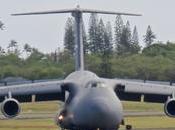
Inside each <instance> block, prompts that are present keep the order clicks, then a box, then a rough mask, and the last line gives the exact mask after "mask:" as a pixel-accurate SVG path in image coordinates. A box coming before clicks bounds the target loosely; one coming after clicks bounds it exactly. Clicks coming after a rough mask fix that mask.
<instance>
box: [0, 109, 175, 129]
mask: <svg viewBox="0 0 175 130" xmlns="http://www.w3.org/2000/svg"><path fill="white" fill-rule="evenodd" d="M55 116H56V112H55V113H53V112H52V113H49V112H39V113H32V112H30V113H22V114H21V115H19V116H18V117H16V118H15V119H14V120H19V121H20V120H21V121H22V120H23V121H24V120H26V121H27V120H38V119H41V120H42V119H51V120H53V121H54V118H55ZM124 116H125V117H145V116H148V117H151V116H156V117H157V116H158V117H159V116H160V117H161V116H165V114H164V113H163V112H141V111H140V112H136V111H125V112H124ZM0 120H8V119H6V118H5V117H3V116H2V115H0ZM148 127H149V126H148ZM6 128H8V129H9V128H10V129H31V130H32V129H36V128H37V129H48V130H49V129H54V130H56V129H57V127H56V126H47V124H46V125H41V126H30V125H25V126H18V125H16V126H8V125H7V126H6V125H4V126H0V130H1V129H6ZM121 130H124V129H121ZM133 130H175V127H174V128H164V129H162V128H146V129H145V128H139V129H133Z"/></svg>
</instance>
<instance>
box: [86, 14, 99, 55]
mask: <svg viewBox="0 0 175 130" xmlns="http://www.w3.org/2000/svg"><path fill="white" fill-rule="evenodd" d="M97 42H98V16H97V14H94V13H93V14H91V16H90V20H89V29H88V44H89V52H91V53H96V52H97V50H98V45H97Z"/></svg>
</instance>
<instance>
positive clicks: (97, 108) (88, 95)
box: [60, 71, 123, 129]
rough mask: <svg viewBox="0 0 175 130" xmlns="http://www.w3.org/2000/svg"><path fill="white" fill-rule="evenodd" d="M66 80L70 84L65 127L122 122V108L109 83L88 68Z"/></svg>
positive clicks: (108, 126)
mask: <svg viewBox="0 0 175 130" xmlns="http://www.w3.org/2000/svg"><path fill="white" fill-rule="evenodd" d="M65 80H66V81H69V82H70V84H69V85H68V88H69V89H68V91H69V95H68V98H67V100H66V103H65V107H64V109H63V111H62V112H61V113H64V112H66V114H65V113H64V114H65V119H64V120H63V121H62V122H60V125H61V126H62V127H64V128H68V129H72V128H79V129H80V128H81V129H96V128H101V129H116V128H117V127H118V126H119V125H120V124H121V122H122V120H123V108H122V105H121V102H120V100H119V99H118V97H117V96H116V94H115V92H114V90H113V89H112V87H110V86H108V85H110V83H109V84H108V83H104V82H103V81H102V79H100V78H99V77H98V76H97V75H96V74H94V73H92V72H89V71H76V72H73V73H71V74H70V75H69V76H68V77H67V78H66V79H65Z"/></svg>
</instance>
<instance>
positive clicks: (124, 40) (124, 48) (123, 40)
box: [117, 21, 131, 55]
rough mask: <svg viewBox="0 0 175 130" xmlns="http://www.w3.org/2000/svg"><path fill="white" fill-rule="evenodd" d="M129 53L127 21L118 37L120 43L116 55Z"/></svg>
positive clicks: (129, 39)
mask: <svg viewBox="0 0 175 130" xmlns="http://www.w3.org/2000/svg"><path fill="white" fill-rule="evenodd" d="M130 52H131V29H130V24H129V21H127V23H126V25H125V26H124V27H123V30H122V34H121V37H120V43H119V44H118V45H117V53H118V54H119V55H123V54H128V53H130Z"/></svg>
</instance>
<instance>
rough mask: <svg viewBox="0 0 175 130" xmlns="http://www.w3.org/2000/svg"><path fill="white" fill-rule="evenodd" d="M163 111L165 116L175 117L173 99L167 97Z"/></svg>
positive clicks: (174, 101)
mask: <svg viewBox="0 0 175 130" xmlns="http://www.w3.org/2000/svg"><path fill="white" fill-rule="evenodd" d="M164 111H165V113H166V115H167V116H169V117H173V118H175V99H174V98H172V99H169V100H168V101H167V102H166V103H165V106H164Z"/></svg>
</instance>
